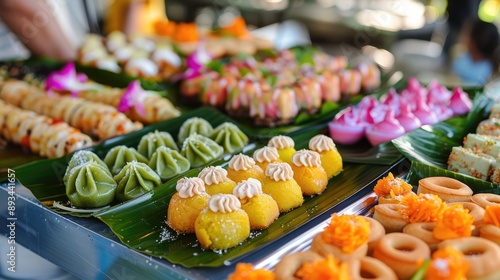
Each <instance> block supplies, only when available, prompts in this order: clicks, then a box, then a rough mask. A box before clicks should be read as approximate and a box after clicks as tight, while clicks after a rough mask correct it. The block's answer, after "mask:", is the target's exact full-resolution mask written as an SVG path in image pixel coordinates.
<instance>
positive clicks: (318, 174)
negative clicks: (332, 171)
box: [291, 149, 328, 195]
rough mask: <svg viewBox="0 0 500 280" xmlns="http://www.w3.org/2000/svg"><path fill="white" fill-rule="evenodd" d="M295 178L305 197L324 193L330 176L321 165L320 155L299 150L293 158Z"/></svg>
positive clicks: (292, 165)
mask: <svg viewBox="0 0 500 280" xmlns="http://www.w3.org/2000/svg"><path fill="white" fill-rule="evenodd" d="M291 167H292V170H293V178H294V179H295V181H297V183H298V184H299V186H300V188H301V189H302V193H303V194H304V195H315V194H320V193H322V192H323V191H324V190H325V189H326V186H327V184H328V175H327V173H326V171H325V169H324V168H323V166H322V165H321V157H320V155H319V154H318V153H317V152H315V151H311V150H305V149H304V150H299V151H297V152H296V153H295V154H294V155H293V157H292V164H291Z"/></svg>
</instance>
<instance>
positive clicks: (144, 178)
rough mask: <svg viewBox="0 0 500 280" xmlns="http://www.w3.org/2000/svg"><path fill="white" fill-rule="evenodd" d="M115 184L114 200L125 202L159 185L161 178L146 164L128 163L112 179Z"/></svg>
mask: <svg viewBox="0 0 500 280" xmlns="http://www.w3.org/2000/svg"><path fill="white" fill-rule="evenodd" d="M113 179H114V180H115V181H116V183H117V184H118V185H117V186H116V198H117V199H118V200H119V201H127V200H130V199H133V198H136V197H138V196H140V195H143V194H145V193H147V192H149V191H151V190H152V189H154V188H156V187H158V186H159V185H161V178H160V176H158V174H156V172H155V171H154V170H153V169H151V167H149V166H148V165H147V164H146V163H142V162H137V161H135V160H134V161H130V162H127V164H126V165H125V166H124V167H123V169H122V170H121V171H120V172H119V173H118V174H117V175H115V177H114V178H113Z"/></svg>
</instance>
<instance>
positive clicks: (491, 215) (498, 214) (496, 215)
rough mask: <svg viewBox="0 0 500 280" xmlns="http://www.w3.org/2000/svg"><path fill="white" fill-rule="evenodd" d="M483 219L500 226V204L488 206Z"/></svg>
mask: <svg viewBox="0 0 500 280" xmlns="http://www.w3.org/2000/svg"><path fill="white" fill-rule="evenodd" d="M483 221H484V223H485V224H488V225H494V226H497V227H500V205H488V206H486V208H485V212H484V218H483Z"/></svg>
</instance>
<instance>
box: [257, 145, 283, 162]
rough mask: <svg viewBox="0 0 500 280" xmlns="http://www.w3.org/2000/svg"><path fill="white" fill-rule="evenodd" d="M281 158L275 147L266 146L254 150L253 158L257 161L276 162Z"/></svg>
mask: <svg viewBox="0 0 500 280" xmlns="http://www.w3.org/2000/svg"><path fill="white" fill-rule="evenodd" d="M279 158H280V155H279V154H278V150H277V149H276V148H275V147H269V146H264V147H262V148H260V149H257V150H255V152H253V159H254V160H255V161H257V162H274V161H276V160H278V159H279Z"/></svg>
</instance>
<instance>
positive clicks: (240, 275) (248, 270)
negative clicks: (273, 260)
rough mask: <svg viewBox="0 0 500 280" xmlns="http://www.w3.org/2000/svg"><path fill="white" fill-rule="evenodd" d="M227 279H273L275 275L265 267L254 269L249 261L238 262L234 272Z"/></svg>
mask: <svg viewBox="0 0 500 280" xmlns="http://www.w3.org/2000/svg"><path fill="white" fill-rule="evenodd" d="M228 279H229V280H274V279H276V276H275V275H274V273H273V272H272V271H269V270H265V269H254V267H253V265H252V264H250V263H238V264H237V265H236V269H235V271H234V273H232V274H230V275H229V277H228Z"/></svg>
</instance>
